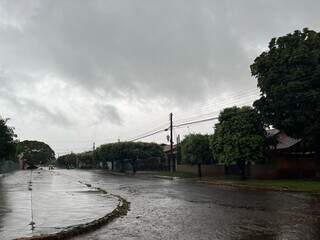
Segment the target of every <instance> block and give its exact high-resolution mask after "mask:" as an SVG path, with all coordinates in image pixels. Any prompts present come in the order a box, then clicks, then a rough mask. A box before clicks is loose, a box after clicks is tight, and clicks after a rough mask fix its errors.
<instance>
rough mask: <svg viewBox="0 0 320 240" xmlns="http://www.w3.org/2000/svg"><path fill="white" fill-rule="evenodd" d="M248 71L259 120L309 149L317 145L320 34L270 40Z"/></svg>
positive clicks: (296, 34) (307, 32)
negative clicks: (255, 90)
mask: <svg viewBox="0 0 320 240" xmlns="http://www.w3.org/2000/svg"><path fill="white" fill-rule="evenodd" d="M251 72H252V75H253V76H254V77H256V78H257V80H258V87H259V88H260V91H261V97H260V99H259V100H257V101H256V102H255V103H254V106H255V107H256V108H257V110H258V111H259V112H260V113H261V114H262V116H263V120H264V121H265V122H266V123H267V124H269V125H273V126H274V127H276V128H278V129H281V130H284V131H285V132H286V133H287V134H288V135H290V136H292V137H295V138H302V139H304V140H306V141H305V142H307V143H309V146H315V145H318V146H319V145H320V33H317V32H315V31H311V30H308V29H303V31H302V32H301V31H295V32H294V33H292V34H288V35H286V36H283V37H279V38H273V39H272V40H271V41H270V43H269V49H268V51H266V52H263V53H262V54H261V55H260V56H259V57H257V58H256V59H255V61H254V63H253V64H252V65H251Z"/></svg>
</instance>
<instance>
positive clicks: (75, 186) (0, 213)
mask: <svg viewBox="0 0 320 240" xmlns="http://www.w3.org/2000/svg"><path fill="white" fill-rule="evenodd" d="M30 181H31V184H30ZM117 203H118V199H117V198H115V197H113V196H110V195H108V194H102V193H100V192H98V191H96V190H95V189H92V188H89V187H87V186H86V185H84V184H81V183H79V182H78V181H77V180H76V179H74V178H71V177H69V176H67V175H63V174H60V172H59V171H46V170H34V171H32V173H31V171H18V172H15V173H13V174H9V175H8V176H6V177H4V178H1V179H0V239H1V240H7V239H14V238H17V237H23V236H32V235H39V234H48V233H55V232H59V231H61V230H64V229H65V228H66V227H70V226H73V225H77V224H81V223H87V222H90V221H92V220H94V219H96V218H99V217H102V216H104V215H105V214H107V213H109V212H111V211H112V210H113V209H114V208H115V207H116V206H117ZM31 222H34V229H32V226H31Z"/></svg>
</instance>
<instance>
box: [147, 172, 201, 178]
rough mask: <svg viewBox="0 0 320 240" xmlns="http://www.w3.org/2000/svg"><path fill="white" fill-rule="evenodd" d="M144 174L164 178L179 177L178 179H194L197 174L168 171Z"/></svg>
mask: <svg viewBox="0 0 320 240" xmlns="http://www.w3.org/2000/svg"><path fill="white" fill-rule="evenodd" d="M146 174H150V175H156V176H164V177H180V178H196V177H198V176H197V174H194V173H188V172H173V173H171V172H170V171H161V172H149V173H146Z"/></svg>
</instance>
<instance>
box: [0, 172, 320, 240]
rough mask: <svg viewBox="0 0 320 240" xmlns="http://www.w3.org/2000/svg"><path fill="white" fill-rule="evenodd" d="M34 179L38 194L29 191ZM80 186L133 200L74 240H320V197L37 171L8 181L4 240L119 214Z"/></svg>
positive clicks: (2, 203)
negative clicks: (105, 222)
mask: <svg viewBox="0 0 320 240" xmlns="http://www.w3.org/2000/svg"><path fill="white" fill-rule="evenodd" d="M30 179H32V191H30V190H28V186H29V181H30ZM79 181H81V182H86V183H90V184H92V185H93V186H95V187H100V188H102V189H104V190H107V191H108V192H110V193H113V194H118V195H120V196H122V197H124V198H126V199H127V200H128V201H130V202H131V206H130V209H131V210H130V211H129V212H128V215H127V216H125V217H122V218H119V219H116V220H115V221H113V222H112V223H110V224H109V225H106V226H103V227H102V228H100V229H98V230H96V231H94V232H91V233H89V234H85V235H82V236H78V237H75V238H74V239H84V240H85V239H89V240H90V239H91V240H93V239H101V240H102V239H190V240H191V239H221V240H222V239H227V240H229V239H230V240H231V239H260V240H269V239H281V240H282V239H290V240H294V239H320V199H319V198H318V197H314V196H311V195H305V194H296V193H280V192H262V191H259V192H256V191H246V190H238V189H233V188H226V187H218V186H210V185H206V184H201V183H197V182H196V181H194V180H173V181H172V180H165V179H159V178H151V177H130V176H117V175H111V174H109V173H107V172H104V171H99V170H96V171H84V170H54V171H38V170H35V171H33V174H32V176H31V172H30V171H19V172H16V173H14V174H10V175H8V176H7V177H4V178H1V179H0V182H1V194H0V239H1V240H5V239H13V238H16V237H19V236H31V235H32V234H35V235H37V234H39V233H52V232H57V231H60V230H61V229H64V228H65V227H66V226H72V225H75V224H79V223H85V222H89V221H92V220H93V219H94V218H99V217H101V216H102V215H104V214H106V213H108V212H110V211H112V210H113V209H114V208H115V206H116V204H117V199H116V198H115V197H112V196H110V195H107V196H105V195H104V194H101V193H99V192H97V191H95V190H94V188H90V187H87V186H85V185H84V184H81V183H79ZM31 192H32V199H33V202H32V207H33V208H32V209H33V212H31V201H30V200H31V199H30V198H31ZM32 214H33V221H34V222H35V229H34V230H33V231H32V230H31V226H30V225H29V223H30V222H31V221H32Z"/></svg>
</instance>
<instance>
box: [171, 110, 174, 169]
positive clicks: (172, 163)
mask: <svg viewBox="0 0 320 240" xmlns="http://www.w3.org/2000/svg"><path fill="white" fill-rule="evenodd" d="M172 115H173V114H172V113H170V172H171V173H172V172H173V171H174V169H173V168H174V158H173V134H172V130H173V124H172Z"/></svg>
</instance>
